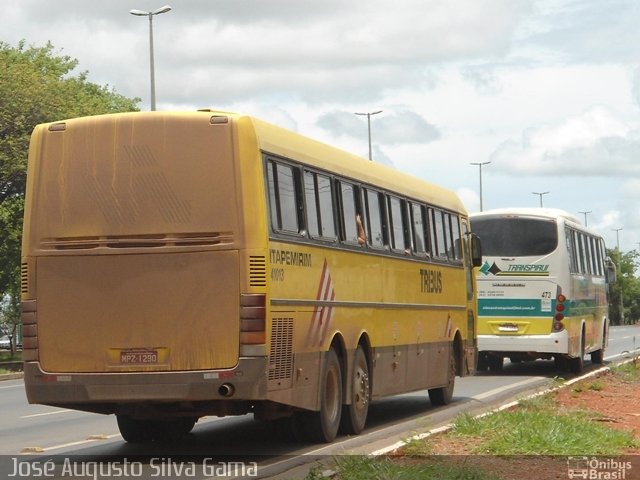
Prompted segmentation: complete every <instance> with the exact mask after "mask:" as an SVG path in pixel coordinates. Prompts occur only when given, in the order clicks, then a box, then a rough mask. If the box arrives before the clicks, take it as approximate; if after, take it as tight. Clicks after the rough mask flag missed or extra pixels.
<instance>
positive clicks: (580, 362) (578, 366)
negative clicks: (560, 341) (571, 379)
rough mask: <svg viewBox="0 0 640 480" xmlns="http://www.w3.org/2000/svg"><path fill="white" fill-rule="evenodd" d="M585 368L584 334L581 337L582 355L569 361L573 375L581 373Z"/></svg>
mask: <svg viewBox="0 0 640 480" xmlns="http://www.w3.org/2000/svg"><path fill="white" fill-rule="evenodd" d="M583 368H584V332H582V335H581V336H580V353H579V354H578V356H577V357H574V358H570V359H569V369H570V370H571V372H572V373H580V372H582V369H583Z"/></svg>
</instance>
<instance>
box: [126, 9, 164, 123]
mask: <svg viewBox="0 0 640 480" xmlns="http://www.w3.org/2000/svg"><path fill="white" fill-rule="evenodd" d="M170 10H171V7H170V6H169V5H165V6H164V7H160V8H158V9H157V10H154V11H153V12H145V11H143V10H136V9H133V10H129V13H130V14H131V15H136V16H138V17H149V64H150V70H151V111H154V110H155V109H156V79H155V71H154V66H153V16H154V15H160V14H161V13H167V12H168V11H170Z"/></svg>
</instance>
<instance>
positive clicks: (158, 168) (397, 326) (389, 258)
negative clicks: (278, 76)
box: [22, 110, 480, 443]
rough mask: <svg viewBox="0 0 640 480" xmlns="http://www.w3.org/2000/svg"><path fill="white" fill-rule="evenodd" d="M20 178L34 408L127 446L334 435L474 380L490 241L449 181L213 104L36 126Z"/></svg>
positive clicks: (26, 343) (435, 399) (29, 388)
mask: <svg viewBox="0 0 640 480" xmlns="http://www.w3.org/2000/svg"><path fill="white" fill-rule="evenodd" d="M27 183H28V186H27V192H26V204H25V222H24V234H23V254H22V255H23V257H22V312H23V313H22V323H23V331H24V340H23V347H24V351H23V355H24V360H25V366H24V367H25V386H26V392H27V396H28V399H29V402H31V403H40V404H47V405H54V406H59V407H64V408H72V409H79V410H84V411H89V412H97V413H102V414H115V415H116V417H117V421H118V426H119V429H120V431H121V433H122V436H123V437H124V439H125V440H127V441H129V442H134V443H141V442H149V441H155V440H160V439H166V438H172V437H176V436H179V435H182V434H185V433H188V432H189V431H190V430H191V429H192V428H193V426H194V424H195V422H196V421H197V419H198V418H200V417H202V416H205V415H219V416H224V415H240V414H246V413H253V414H254V416H255V418H257V419H260V420H271V419H277V418H283V417H290V418H292V419H293V421H292V422H291V423H292V424H294V425H296V427H297V428H298V429H299V430H300V431H301V432H302V433H303V434H304V435H306V436H307V438H309V439H310V440H313V441H326V442H329V441H332V440H333V439H334V438H335V436H336V434H337V433H338V430H339V428H340V427H341V428H342V431H344V432H349V433H359V432H360V431H361V430H362V429H363V428H364V426H365V421H366V418H367V411H368V407H369V403H370V401H371V400H372V399H376V398H380V397H383V396H387V395H393V394H399V393H403V392H409V391H417V390H423V389H427V390H428V393H429V398H430V400H431V402H432V403H433V404H436V405H440V404H446V403H448V402H449V401H450V400H451V398H452V393H453V386H454V376H455V375H456V374H457V375H469V374H472V373H474V370H475V363H476V306H475V302H476V298H475V283H474V275H473V273H472V272H473V264H474V262H475V263H476V264H479V263H480V259H479V244H478V242H477V240H476V239H475V238H474V237H473V236H472V235H471V234H470V229H469V221H468V217H467V214H466V213H465V209H464V207H463V205H462V203H461V202H460V200H459V199H458V197H457V196H456V195H455V194H454V193H452V192H450V191H447V190H445V189H443V188H439V187H437V186H435V185H430V184H428V183H425V182H423V181H420V180H418V179H416V178H413V177H411V176H408V175H405V174H402V173H400V172H398V171H396V170H393V169H390V168H386V167H384V166H382V165H379V164H376V163H372V162H369V161H366V160H363V159H361V158H359V157H356V156H353V155H350V154H348V153H345V152H343V151H341V150H338V149H336V148H333V147H330V146H328V145H325V144H322V143H320V142H317V141H314V140H311V139H308V138H305V137H303V136H300V135H298V134H296V133H293V132H290V131H287V130H284V129H281V128H278V127H276V126H273V125H270V124H268V123H266V122H263V121H261V120H258V119H256V118H253V117H250V116H245V115H238V114H233V113H226V112H215V111H210V110H202V111H197V112H191V113H183V112H147V113H125V114H115V115H104V116H94V117H86V118H78V119H69V120H66V121H60V122H55V123H49V124H44V125H39V126H37V127H36V129H35V130H34V132H33V136H32V140H31V145H30V150H29V165H28V181H27Z"/></svg>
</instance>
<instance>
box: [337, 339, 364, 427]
mask: <svg viewBox="0 0 640 480" xmlns="http://www.w3.org/2000/svg"><path fill="white" fill-rule="evenodd" d="M350 381H351V404H350V405H343V407H342V408H343V411H342V420H341V422H340V427H341V430H342V431H343V432H344V433H347V434H353V435H357V434H359V433H360V432H362V430H363V429H364V425H365V423H366V421H367V413H368V412H369V401H370V399H371V391H370V386H369V365H368V363H367V357H366V356H365V354H364V350H363V349H362V347H361V346H358V348H357V349H356V353H355V358H354V361H353V376H352V377H351V379H350Z"/></svg>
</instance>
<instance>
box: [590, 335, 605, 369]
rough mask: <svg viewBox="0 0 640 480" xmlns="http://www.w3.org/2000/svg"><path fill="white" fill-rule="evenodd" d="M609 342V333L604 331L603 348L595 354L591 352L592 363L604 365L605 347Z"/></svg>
mask: <svg viewBox="0 0 640 480" xmlns="http://www.w3.org/2000/svg"><path fill="white" fill-rule="evenodd" d="M606 341H607V331H606V330H604V331H603V332H602V347H600V349H599V350H596V351H595V352H591V354H590V356H591V363H596V364H598V365H602V364H603V363H604V347H605V342H606Z"/></svg>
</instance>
